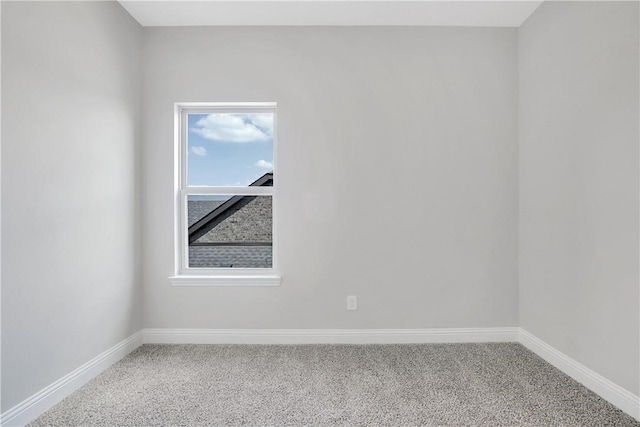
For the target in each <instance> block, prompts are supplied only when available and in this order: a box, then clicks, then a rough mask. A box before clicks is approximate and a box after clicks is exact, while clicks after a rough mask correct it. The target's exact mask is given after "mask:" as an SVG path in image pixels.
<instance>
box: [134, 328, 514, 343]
mask: <svg viewBox="0 0 640 427" xmlns="http://www.w3.org/2000/svg"><path fill="white" fill-rule="evenodd" d="M519 330H520V328H517V327H513V328H446V329H145V330H144V331H143V335H144V343H145V344H408V343H462V342H517V341H518V333H519Z"/></svg>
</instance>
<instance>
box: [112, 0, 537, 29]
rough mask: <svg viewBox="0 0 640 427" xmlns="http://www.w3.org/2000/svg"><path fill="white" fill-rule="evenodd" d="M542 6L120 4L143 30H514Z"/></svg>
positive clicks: (143, 0)
mask: <svg viewBox="0 0 640 427" xmlns="http://www.w3.org/2000/svg"><path fill="white" fill-rule="evenodd" d="M541 3H542V1H508V0H496V1H478V0H475V1H460V0H453V1H429V0H409V1H404V0H373V1H371V0H319V1H318V0H289V1H282V0H205V1H202V0H201V1H190V0H179V1H163V0H138V1H127V0H120V4H122V6H123V7H124V8H125V9H126V10H127V11H128V12H129V13H130V14H131V16H133V17H134V18H135V19H136V20H137V21H138V22H139V23H140V24H141V25H143V26H145V27H157V26H202V25H436V26H472V27H519V26H520V25H521V24H522V23H523V22H524V21H525V20H526V19H527V18H528V17H529V15H531V13H533V11H534V10H535V9H536V8H537V7H538V6H539V5H540V4H541Z"/></svg>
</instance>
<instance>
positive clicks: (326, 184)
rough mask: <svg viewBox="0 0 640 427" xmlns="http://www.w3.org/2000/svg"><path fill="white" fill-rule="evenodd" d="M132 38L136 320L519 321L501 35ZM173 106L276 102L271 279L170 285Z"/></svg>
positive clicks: (512, 115)
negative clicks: (139, 163) (139, 256)
mask: <svg viewBox="0 0 640 427" xmlns="http://www.w3.org/2000/svg"><path fill="white" fill-rule="evenodd" d="M144 36H145V68H144V82H145V83H144V105H145V108H144V121H143V126H144V133H145V138H144V143H143V144H144V148H143V150H144V154H143V159H144V166H143V173H144V179H143V182H144V190H143V197H144V201H143V205H144V212H143V224H144V233H143V235H144V237H143V239H144V243H143V247H144V255H143V279H144V285H145V298H144V304H145V326H146V327H151V328H432V327H491V326H516V325H517V324H518V313H517V307H518V296H517V200H518V198H517V30H515V29H487V28H484V29H480V28H475V29H474V28H424V27H423V28H417V27H416V28H412V27H404V28H399V27H397V28H393V27H385V28H381V27H378V28H371V27H369V28H367V27H360V28H349V27H307V28H292V27H288V28H278V27H271V28H264V27H263V28H146V29H145V31H144ZM176 101H276V102H278V114H279V116H278V126H279V127H278V158H277V163H278V164H277V168H278V169H277V176H276V180H277V181H278V186H279V187H278V199H277V207H276V219H277V222H278V224H279V226H278V230H277V233H278V235H277V239H278V247H277V250H278V258H279V263H280V271H281V273H282V276H283V282H282V286H280V287H277V288H246V287H245V288H228V287H227V288H179V287H172V286H171V285H170V284H169V282H168V280H167V277H168V276H170V275H171V274H172V271H173V259H174V256H173V193H172V191H173V166H174V162H173V104H174V102H176ZM348 294H355V295H358V297H359V298H358V302H359V310H358V311H356V312H347V311H346V309H345V306H346V296H347V295H348Z"/></svg>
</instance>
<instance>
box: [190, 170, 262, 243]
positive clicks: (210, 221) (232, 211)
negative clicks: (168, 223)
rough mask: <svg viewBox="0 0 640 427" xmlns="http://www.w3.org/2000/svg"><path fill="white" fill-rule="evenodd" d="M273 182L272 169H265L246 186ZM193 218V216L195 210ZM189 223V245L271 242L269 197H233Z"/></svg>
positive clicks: (259, 185) (258, 185)
mask: <svg viewBox="0 0 640 427" xmlns="http://www.w3.org/2000/svg"><path fill="white" fill-rule="evenodd" d="M272 185H273V172H268V173H265V174H264V175H262V176H261V177H260V178H258V179H257V180H255V181H254V182H253V183H251V184H250V185H249V186H250V187H267V186H272ZM267 210H268V214H267ZM189 216H190V217H191V216H192V215H191V214H190V215H189ZM193 217H194V218H195V217H196V214H195V213H194V214H193ZM189 222H190V225H189V244H191V243H194V242H205V241H206V242H209V243H212V242H224V243H228V242H271V230H272V220H271V196H233V197H231V198H230V199H228V200H226V201H225V202H223V203H221V204H220V205H218V206H215V207H214V209H212V210H211V211H210V212H209V213H207V214H205V215H204V216H202V217H201V218H200V219H198V220H196V221H195V222H193V223H191V221H189ZM201 239H202V240H201Z"/></svg>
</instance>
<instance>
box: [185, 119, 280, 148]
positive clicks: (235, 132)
mask: <svg viewBox="0 0 640 427" xmlns="http://www.w3.org/2000/svg"><path fill="white" fill-rule="evenodd" d="M190 130H191V131H192V132H194V133H196V134H198V135H200V136H201V137H203V138H206V139H209V140H211V141H215V142H264V141H269V140H271V137H272V134H273V114H209V115H208V116H205V117H203V118H201V119H200V120H198V121H197V122H196V124H195V126H194V127H192V128H191V129H190Z"/></svg>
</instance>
